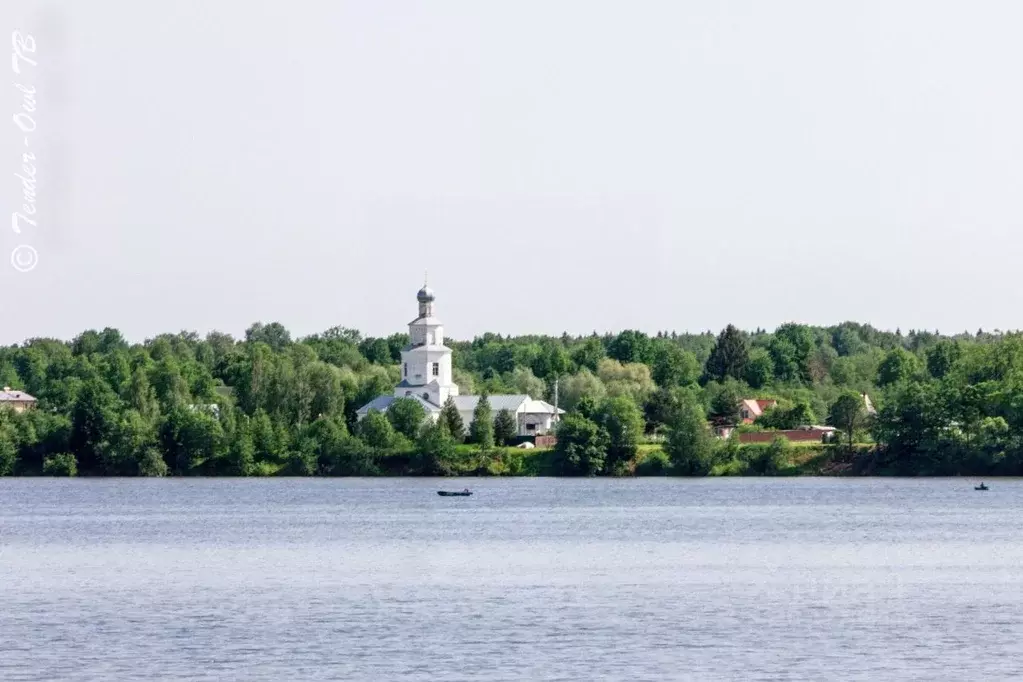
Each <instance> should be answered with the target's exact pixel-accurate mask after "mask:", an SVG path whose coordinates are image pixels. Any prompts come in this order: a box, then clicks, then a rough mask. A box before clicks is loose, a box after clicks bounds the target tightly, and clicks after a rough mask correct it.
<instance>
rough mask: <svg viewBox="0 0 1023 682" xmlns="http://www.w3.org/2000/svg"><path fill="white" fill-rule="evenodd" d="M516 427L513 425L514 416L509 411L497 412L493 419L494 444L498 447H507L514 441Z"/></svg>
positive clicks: (516, 431)
mask: <svg viewBox="0 0 1023 682" xmlns="http://www.w3.org/2000/svg"><path fill="white" fill-rule="evenodd" d="M517 433H518V427H517V426H516V424H515V416H514V415H513V414H512V413H511V411H509V410H498V411H497V416H495V417H494V442H495V443H497V444H498V445H508V444H510V443H511V442H512V441H514V440H515V436H516V434H517Z"/></svg>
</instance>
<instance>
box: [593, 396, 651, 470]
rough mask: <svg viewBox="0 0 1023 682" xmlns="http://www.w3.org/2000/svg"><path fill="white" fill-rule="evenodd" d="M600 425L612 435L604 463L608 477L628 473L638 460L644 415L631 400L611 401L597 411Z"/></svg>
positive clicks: (609, 438)
mask: <svg viewBox="0 0 1023 682" xmlns="http://www.w3.org/2000/svg"><path fill="white" fill-rule="evenodd" d="M596 421H597V424H598V425H599V426H600V427H601V428H602V429H603V430H604V431H605V432H607V435H608V444H607V455H606V458H605V461H604V467H605V471H606V472H607V473H616V474H617V473H624V470H625V466H626V465H627V464H628V463H629V462H630V461H631V460H632V459H633V458H635V456H636V452H637V451H638V450H639V439H640V436H642V435H643V415H642V413H640V411H639V408H638V407H636V403H635V402H633V400H632V399H631V398H629V397H627V396H620V397H617V398H608V399H607V400H605V401H604V402H603V404H601V406H600V408H599V409H598V411H597V420H596Z"/></svg>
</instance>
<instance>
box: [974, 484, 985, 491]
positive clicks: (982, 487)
mask: <svg viewBox="0 0 1023 682" xmlns="http://www.w3.org/2000/svg"><path fill="white" fill-rule="evenodd" d="M973 489H974V490H989V488H988V487H987V486H986V485H984V484H983V483H981V484H980V485H975V486H973Z"/></svg>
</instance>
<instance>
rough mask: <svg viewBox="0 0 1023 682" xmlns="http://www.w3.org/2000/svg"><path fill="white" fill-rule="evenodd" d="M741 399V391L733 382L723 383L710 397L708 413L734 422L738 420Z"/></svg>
mask: <svg viewBox="0 0 1023 682" xmlns="http://www.w3.org/2000/svg"><path fill="white" fill-rule="evenodd" d="M742 399H743V398H742V393H741V392H740V391H739V389H738V387H737V386H736V385H735V384H732V383H728V384H725V385H723V386H721V387H720V388H719V389H718V391H717V392H716V393H715V394H714V396H713V397H712V398H711V403H710V413H711V415H712V416H714V417H717V418H718V419H721V420H724V421H727V422H728V423H730V424H736V423H738V421H739V408H740V406H741V404H742Z"/></svg>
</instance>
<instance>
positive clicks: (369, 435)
mask: <svg viewBox="0 0 1023 682" xmlns="http://www.w3.org/2000/svg"><path fill="white" fill-rule="evenodd" d="M358 431H359V437H360V438H362V440H363V442H364V443H366V445H368V446H370V447H371V448H374V449H376V450H381V451H387V450H390V449H392V448H393V447H394V446H395V444H396V437H397V433H396V432H395V430H394V427H393V426H391V422H390V421H389V420H388V419H387V417H385V416H384V415H383V414H382V413H381V412H380V411H379V410H370V411H369V412H368V413H367V414H366V416H365V417H363V419H362V421H360V422H359V428H358Z"/></svg>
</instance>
